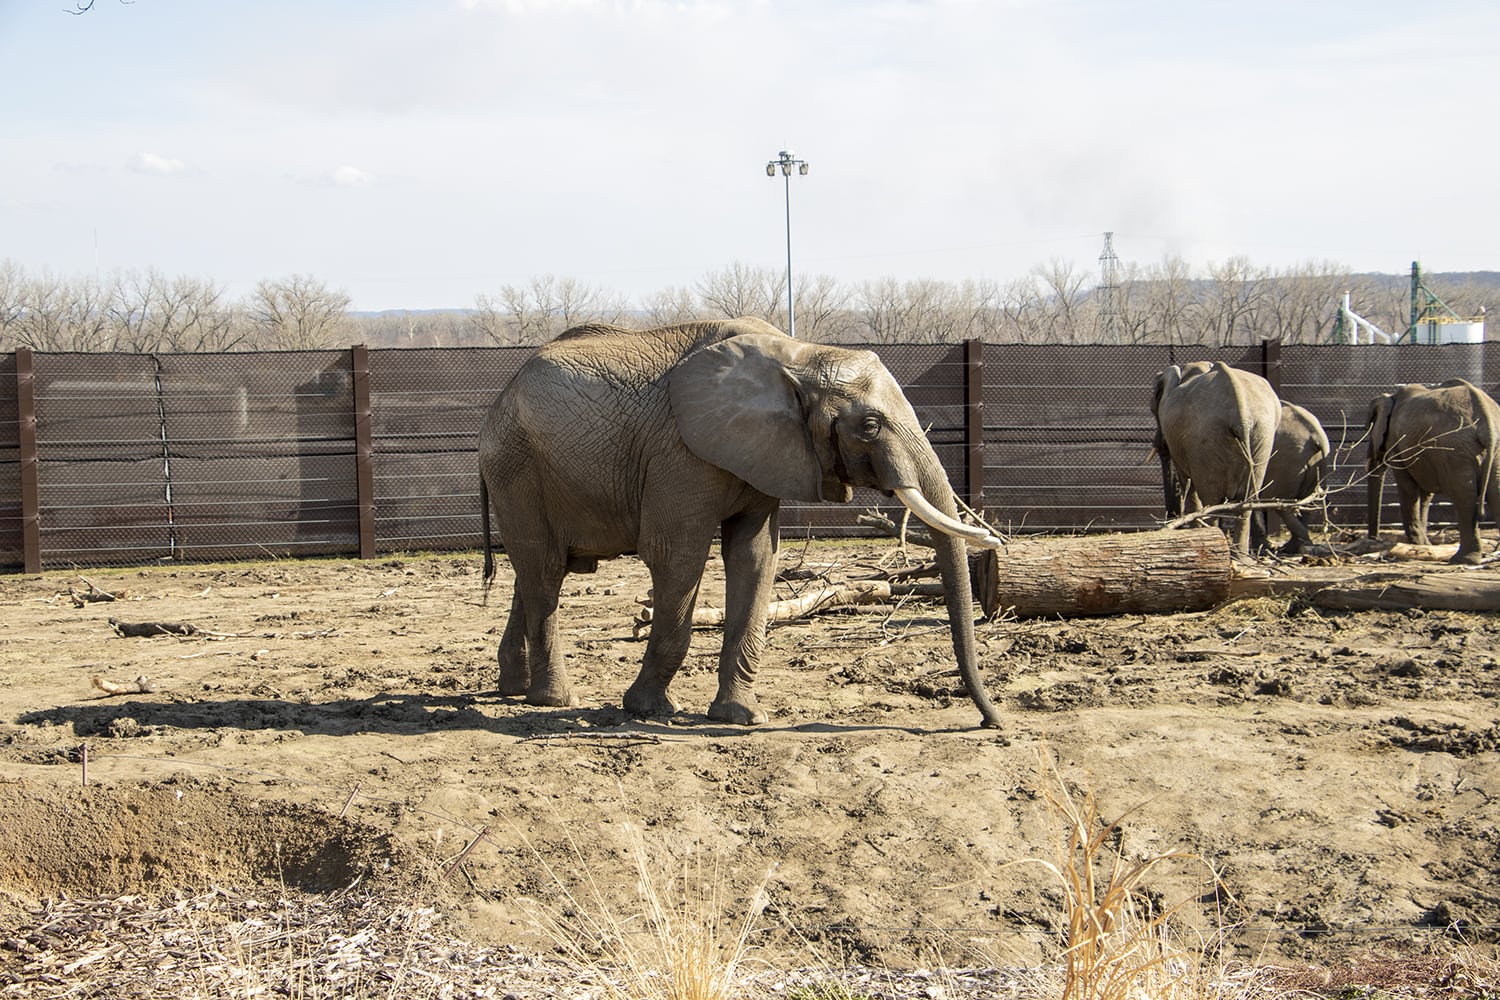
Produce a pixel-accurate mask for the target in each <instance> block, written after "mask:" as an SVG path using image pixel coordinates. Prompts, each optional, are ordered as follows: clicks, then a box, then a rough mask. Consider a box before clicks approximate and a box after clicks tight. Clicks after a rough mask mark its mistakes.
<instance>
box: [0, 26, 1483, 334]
mask: <svg viewBox="0 0 1500 1000" xmlns="http://www.w3.org/2000/svg"><path fill="white" fill-rule="evenodd" d="M70 5H71V0H0V93H3V94H4V95H5V97H4V109H5V110H4V114H3V117H0V122H3V128H0V258H10V259H12V260H14V261H16V262H18V263H19V264H21V265H22V266H23V267H25V268H26V269H27V270H28V272H34V273H36V272H42V271H47V272H50V273H52V274H56V275H59V276H65V277H66V276H75V275H85V274H93V273H94V272H95V271H96V269H97V270H98V271H99V272H100V273H103V274H107V273H108V272H110V271H112V270H114V269H117V268H118V269H132V268H134V269H145V268H148V267H154V268H157V269H158V270H161V271H163V272H165V273H167V274H171V275H176V274H187V275H192V276H195V277H203V278H211V279H214V280H215V281H217V282H220V283H222V284H224V285H226V286H227V287H228V289H229V290H230V292H231V293H232V294H234V295H236V296H238V295H243V294H244V293H246V292H247V291H248V290H249V289H250V288H252V287H253V286H254V284H255V282H256V281H257V280H260V279H262V278H275V277H282V276H286V275H289V274H293V273H311V274H313V275H316V276H317V277H319V278H321V279H323V280H324V281H326V282H327V283H328V284H329V285H330V286H333V287H336V288H341V289H343V290H344V291H346V292H348V293H349V294H350V295H351V296H352V297H353V302H354V307H355V308H358V309H386V308H437V307H467V306H471V305H472V304H473V302H474V299H475V296H476V295H478V294H480V293H486V292H488V293H494V292H498V291H499V289H500V287H501V286H503V285H506V284H516V285H519V284H524V283H526V282H527V281H529V280H530V279H531V278H532V277H533V276H537V275H543V274H553V275H558V276H569V277H573V278H577V279H580V280H583V281H587V282H589V283H591V284H596V285H600V286H603V287H606V288H609V289H612V290H614V291H617V292H619V293H621V294H622V295H624V296H626V297H629V298H632V299H636V298H639V297H640V296H643V295H646V294H649V293H651V292H654V291H657V290H659V289H662V288H665V287H668V286H674V285H690V284H692V283H693V282H695V281H696V280H697V279H698V278H700V277H701V276H702V275H704V274H705V273H707V272H709V271H714V270H718V269H721V268H724V267H726V266H728V265H729V264H731V263H733V262H736V261H740V262H743V263H745V264H749V265H753V266H758V267H774V268H777V269H780V268H781V267H783V266H784V265H785V252H786V244H785V239H786V234H785V228H784V226H785V223H786V217H785V214H784V211H785V206H784V202H783V198H784V196H785V188H784V186H783V185H784V182H783V181H782V179H781V178H780V177H779V176H778V177H777V178H776V179H774V180H772V179H770V178H768V177H767V176H766V174H765V165H766V161H767V160H768V159H771V158H773V157H774V156H775V155H776V153H777V152H778V151H779V150H782V149H790V150H793V151H795V152H796V153H797V155H798V156H800V157H802V158H805V159H806V160H807V161H808V162H809V163H810V165H811V166H810V172H809V173H808V174H807V175H806V176H793V177H792V178H791V182H790V199H791V225H792V243H793V246H792V251H793V268H794V271H796V272H797V273H799V274H800V273H820V274H829V275H832V276H834V277H835V278H837V279H839V280H841V281H845V282H859V281H864V280H868V279H874V278H880V277H885V276H892V277H896V278H900V279H912V278H941V279H948V280H962V279H965V278H976V279H977V278H984V279H991V280H995V281H999V282H1002V283H1007V282H1010V281H1012V280H1015V279H1018V278H1022V277H1025V276H1026V275H1027V274H1028V273H1030V272H1031V271H1032V270H1033V269H1035V268H1037V267H1038V266H1043V265H1046V264H1048V263H1049V262H1050V261H1053V260H1062V261H1068V262H1072V263H1073V264H1074V265H1075V266H1076V267H1077V268H1079V269H1080V270H1082V271H1085V272H1087V273H1088V274H1090V275H1094V274H1096V273H1097V269H1098V258H1099V254H1100V250H1101V248H1102V244H1103V233H1104V232H1105V231H1106V230H1112V231H1114V233H1115V247H1116V251H1117V253H1118V255H1119V257H1120V258H1121V260H1122V261H1123V262H1125V263H1127V264H1129V263H1136V264H1140V265H1142V266H1149V265H1151V264H1153V263H1157V262H1159V261H1161V260H1162V259H1163V257H1164V256H1165V255H1167V254H1176V255H1180V256H1182V257H1183V258H1185V259H1186V260H1187V261H1188V262H1189V263H1190V264H1192V265H1193V266H1194V268H1195V269H1201V268H1204V267H1206V266H1207V265H1208V263H1209V262H1211V261H1222V260H1224V259H1226V258H1229V257H1232V256H1237V255H1243V256H1245V257H1248V258H1249V259H1250V260H1251V261H1252V262H1254V263H1256V264H1259V265H1262V266H1268V267H1278V268H1279V267H1287V266H1291V265H1295V264H1299V263H1303V262H1306V261H1333V262H1336V263H1339V264H1342V265H1346V266H1348V267H1351V268H1353V269H1355V270H1358V271H1383V272H1388V273H1403V272H1405V271H1406V270H1407V268H1408V267H1409V266H1410V263H1411V261H1412V260H1413V259H1421V260H1422V262H1423V264H1424V266H1426V267H1427V268H1428V269H1430V270H1441V271H1471V270H1500V247H1497V246H1496V244H1495V240H1496V232H1497V228H1496V226H1495V221H1496V217H1497V210H1500V194H1497V192H1500V184H1497V181H1496V178H1495V169H1496V163H1497V161H1500V156H1497V152H1500V151H1497V149H1496V148H1495V147H1496V143H1497V142H1500V131H1497V130H1496V129H1495V127H1494V122H1493V118H1494V115H1495V112H1496V102H1497V98H1500V3H1495V2H1494V0H1424V2H1422V3H1412V2H1410V0H1400V2H1396V0H1389V2H1388V0H1243V2H1223V0H1192V2H1184V0H1170V2H1167V0H1163V2H1156V0H875V2H856V0H797V2H793V0H675V2H669V0H406V2H397V0H317V2H312V0H212V2H209V0H135V2H134V3H130V4H124V3H121V2H120V0H97V6H96V7H95V9H94V10H93V11H91V12H89V13H87V14H83V15H80V16H73V15H71V14H69V13H67V12H66V9H67V8H68V7H69V6H70Z"/></svg>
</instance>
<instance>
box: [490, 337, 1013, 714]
mask: <svg viewBox="0 0 1500 1000" xmlns="http://www.w3.org/2000/svg"><path fill="white" fill-rule="evenodd" d="M479 470H480V476H481V480H482V484H481V485H482V492H484V493H486V494H487V497H488V499H487V501H486V504H487V507H488V508H489V509H490V510H491V511H492V512H493V515H494V520H495V523H496V524H497V525H498V526H499V535H500V540H501V542H502V543H503V544H504V546H505V550H506V553H507V554H508V556H509V558H510V562H511V565H512V567H513V568H514V570H515V574H516V586H515V592H514V595H513V597H512V600H511V609H510V619H509V621H508V622H507V624H506V626H505V633H504V635H503V637H502V638H501V640H500V649H499V661H500V691H501V692H502V693H504V694H511V695H521V694H524V695H525V697H526V701H527V702H529V703H531V704H534V705H574V704H577V701H576V699H575V697H574V694H573V691H572V688H571V686H570V685H569V682H568V677H567V674H566V672H565V670H564V666H563V655H562V651H561V649H560V648H559V646H558V640H557V606H558V593H559V590H560V588H561V585H562V581H563V577H564V576H565V575H566V574H567V573H568V572H592V571H593V570H594V569H595V568H596V566H597V564H598V560H600V559H607V558H611V557H613V556H618V555H623V554H626V553H639V555H640V557H641V559H642V561H643V562H645V564H646V566H647V568H648V569H649V570H650V572H651V581H652V587H653V594H654V601H653V603H654V610H653V615H652V625H651V634H650V637H649V639H648V640H647V642H646V650H645V656H644V662H643V664H642V667H641V670H640V673H639V675H638V676H637V677H636V679H635V681H634V683H632V684H631V685H630V687H629V688H628V689H627V690H626V692H625V696H624V700H623V703H624V707H625V708H626V710H627V711H629V712H631V713H633V714H636V715H644V716H655V715H663V714H670V713H672V712H675V711H676V710H677V704H676V702H674V701H673V700H672V698H671V697H670V696H669V695H668V693H667V686H668V684H670V682H671V680H672V677H673V676H674V675H675V674H676V673H677V670H678V668H679V667H680V666H681V665H682V662H683V658H684V657H685V656H686V654H687V649H688V640H689V638H690V634H691V623H692V612H693V605H694V602H695V601H696V599H697V596H698V586H699V582H700V580H701V578H702V576H703V569H704V563H705V562H706V561H707V558H708V555H709V547H710V544H711V542H712V541H713V537H714V533H715V532H719V533H720V535H721V537H722V551H723V559H724V570H725V574H726V579H727V582H726V594H725V603H726V607H725V618H724V643H723V648H722V650H721V652H720V655H719V690H718V694H717V695H716V697H715V698H714V700H713V703H712V704H711V705H710V706H709V709H708V715H709V717H710V718H711V719H715V720H720V721H724V722H730V723H735V724H740V725H753V724H757V723H761V722H764V721H765V720H766V713H765V712H764V711H763V710H762V709H761V706H760V704H759V702H758V701H757V699H756V696H755V691H754V682H755V673H756V667H757V665H758V664H759V661H760V657H761V652H762V650H763V648H764V646H765V625H766V612H767V605H768V603H769V601H770V598H771V592H772V584H773V580H774V575H775V562H776V550H777V545H778V537H777V518H778V509H779V506H780V502H781V501H782V500H803V501H814V500H833V501H846V500H848V499H849V498H850V496H851V495H852V490H851V487H854V486H868V487H873V488H875V489H878V490H882V491H884V492H886V493H887V494H894V495H895V496H896V497H898V498H900V500H901V501H902V502H903V503H904V504H906V506H907V507H908V508H910V509H911V510H912V511H913V512H914V513H915V514H916V515H917V516H918V517H919V518H921V519H922V520H923V521H925V522H927V523H928V524H929V525H931V526H932V527H933V528H935V529H936V530H935V531H934V533H933V534H934V537H935V540H936V541H937V547H936V556H937V562H938V564H939V567H940V570H941V572H942V578H943V582H944V586H945V590H946V593H947V610H948V616H949V621H950V625H951V629H952V636H953V649H954V653H955V654H956V656H957V660H958V667H959V673H960V675H961V676H962V677H963V681H964V684H965V685H966V686H967V688H968V691H969V695H970V696H971V697H972V698H973V700H974V703H975V704H976V705H977V706H978V707H979V710H980V712H981V713H982V715H983V723H984V725H986V726H992V727H998V726H999V724H1000V716H999V713H998V712H997V711H996V709H995V707H994V705H993V704H992V703H991V702H990V700H989V697H988V695H987V694H986V693H985V689H984V685H983V684H982V683H981V680H980V675H979V664H978V654H977V649H976V646H975V641H974V608H973V602H972V598H971V595H970V590H969V567H968V559H967V556H966V552H965V543H966V542H968V543H970V544H980V545H988V546H991V547H994V546H998V545H999V540H998V539H996V538H995V537H994V536H993V535H991V534H990V533H989V531H987V530H986V529H983V528H976V527H972V526H969V525H966V524H963V523H962V522H960V521H959V520H958V514H957V509H956V504H955V500H954V496H953V491H952V488H951V487H950V486H949V484H948V479H947V476H946V474H945V473H944V471H943V467H942V465H941V464H940V462H939V461H938V458H937V455H936V454H935V453H934V452H933V450H932V446H931V445H930V444H929V443H928V441H927V439H926V436H925V435H924V434H923V432H922V428H921V425H920V424H918V422H917V418H916V415H915V413H914V412H913V411H912V408H911V404H910V403H909V402H908V401H907V399H906V397H905V396H904V395H903V394H902V392H901V388H900V386H899V385H898V384H897V383H896V380H895V379H894V378H893V377H892V376H891V374H890V372H888V371H887V370H886V369H885V366H884V365H882V364H881V363H880V359H879V358H878V357H876V356H875V355H874V354H872V353H870V352H868V351H855V350H848V349H845V348H838V347H828V346H822V345H817V344H810V343H806V342H803V341H798V340H794V339H792V338H790V337H788V336H786V335H785V334H783V333H781V332H780V331H779V330H777V329H776V328H775V327H773V326H771V325H770V324H767V323H764V322H762V321H760V320H757V319H744V318H742V319H737V320H732V321H728V322H712V323H693V324H687V325H683V326H674V327H667V328H664V329H657V330H626V329H620V328H616V327H608V326H585V327H579V328H576V329H573V330H569V331H568V332H566V333H564V334H562V335H561V336H560V337H558V338H557V339H556V340H554V341H552V342H551V343H549V344H547V345H546V346H544V347H543V348H541V350H540V351H538V352H537V354H536V355H535V356H534V357H532V359H531V360H529V361H528V362H527V363H526V364H525V365H524V366H523V367H522V368H521V370H520V371H519V372H518V373H517V374H516V376H515V378H514V379H513V380H512V381H511V383H510V385H508V386H507V387H506V388H505V389H504V390H503V391H502V392H501V393H500V396H499V398H498V399H497V400H496V401H495V403H494V405H493V406H492V407H491V408H490V410H489V412H488V414H487V415H486V416H485V418H484V423H483V426H482V428H481V430H480V435H479ZM493 574H494V564H493V560H492V559H491V557H490V539H489V517H488V513H487V516H486V519H485V579H486V581H488V580H490V579H491V578H492V576H493Z"/></svg>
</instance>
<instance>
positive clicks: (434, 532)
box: [370, 347, 535, 552]
mask: <svg viewBox="0 0 1500 1000" xmlns="http://www.w3.org/2000/svg"><path fill="white" fill-rule="evenodd" d="M533 353H535V349H534V348H530V347H488V348H416V349H392V350H379V351H371V352H370V407H371V425H372V431H371V433H372V436H373V439H374V440H373V444H374V449H375V524H376V546H377V548H378V549H379V550H381V551H384V552H391V551H410V550H423V549H425V550H435V551H438V550H452V549H472V548H475V547H477V546H478V545H479V542H480V520H479V518H480V506H479V465H478V457H477V452H478V439H479V424H480V421H481V420H482V419H483V417H484V413H485V411H486V410H488V409H489V406H490V404H491V403H492V402H494V400H495V397H496V396H497V395H498V394H499V392H500V390H501V389H503V388H504V387H505V385H506V383H508V382H509V381H510V380H511V377H512V376H513V375H515V373H516V371H517V370H518V369H519V368H520V367H521V365H522V364H524V363H525V362H526V359H527V358H529V357H531V355H532V354H533Z"/></svg>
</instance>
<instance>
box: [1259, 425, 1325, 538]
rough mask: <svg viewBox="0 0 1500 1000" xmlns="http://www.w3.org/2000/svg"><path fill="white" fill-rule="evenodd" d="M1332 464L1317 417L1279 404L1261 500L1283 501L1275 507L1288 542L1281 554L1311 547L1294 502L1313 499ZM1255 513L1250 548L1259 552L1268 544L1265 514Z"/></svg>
mask: <svg viewBox="0 0 1500 1000" xmlns="http://www.w3.org/2000/svg"><path fill="white" fill-rule="evenodd" d="M1332 461H1333V447H1332V446H1331V445H1330V444H1329V443H1328V434H1327V432H1325V431H1324V430H1323V425H1322V424H1320V423H1319V422H1318V418H1317V417H1315V416H1313V415H1312V413H1311V412H1309V411H1308V410H1307V409H1306V408H1305V407H1301V406H1298V405H1297V404H1296V403H1287V402H1283V403H1282V404H1281V419H1280V421H1279V422H1278V423H1277V424H1276V441H1275V444H1274V445H1273V446H1272V448H1271V459H1270V461H1269V462H1267V463H1266V481H1265V483H1264V485H1262V486H1261V491H1260V497H1261V499H1262V500H1284V501H1286V502H1287V505H1286V506H1284V507H1278V508H1276V513H1277V514H1279V515H1280V516H1281V520H1282V523H1284V524H1285V525H1286V530H1287V532H1288V533H1289V534H1290V535H1291V539H1290V540H1289V541H1288V542H1287V543H1286V545H1285V546H1283V547H1282V552H1284V553H1287V554H1292V553H1296V552H1302V551H1305V550H1306V549H1308V548H1309V547H1311V545H1312V533H1311V532H1310V531H1308V529H1307V521H1306V520H1304V518H1303V516H1302V513H1301V512H1300V511H1299V510H1298V509H1297V506H1296V501H1298V500H1306V499H1308V498H1309V497H1312V496H1315V495H1316V494H1317V493H1318V491H1319V490H1321V489H1322V488H1323V485H1324V483H1326V482H1327V481H1328V472H1329V467H1330V465H1331V464H1332ZM1268 513H1269V511H1257V512H1256V516H1255V517H1254V519H1253V520H1252V521H1251V525H1250V544H1251V548H1252V549H1253V550H1255V551H1257V552H1259V551H1260V550H1261V549H1262V548H1263V547H1264V546H1265V545H1266V543H1267V534H1268V532H1267V525H1266V515H1267V514H1268Z"/></svg>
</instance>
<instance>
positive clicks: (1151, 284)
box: [1138, 254, 1198, 344]
mask: <svg viewBox="0 0 1500 1000" xmlns="http://www.w3.org/2000/svg"><path fill="white" fill-rule="evenodd" d="M1192 284H1193V280H1192V272H1191V269H1190V268H1189V267H1188V263H1187V261H1185V260H1183V259H1182V258H1181V257H1179V256H1177V255H1175V254H1169V255H1168V256H1166V257H1163V258H1162V260H1161V262H1160V263H1159V264H1155V265H1153V266H1152V267H1150V268H1149V269H1148V270H1147V271H1146V275H1145V278H1144V279H1142V281H1141V282H1140V283H1139V285H1138V287H1139V288H1140V290H1141V292H1142V294H1141V296H1140V299H1141V305H1142V312H1143V315H1144V320H1145V328H1146V330H1147V334H1146V339H1148V340H1151V341H1160V342H1164V343H1168V344H1188V343H1195V342H1196V341H1197V340H1198V337H1197V334H1196V331H1195V330H1193V329H1192V320H1193V315H1194V313H1195V312H1196V309H1197V307H1196V304H1195V302H1194V299H1193V289H1192Z"/></svg>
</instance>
